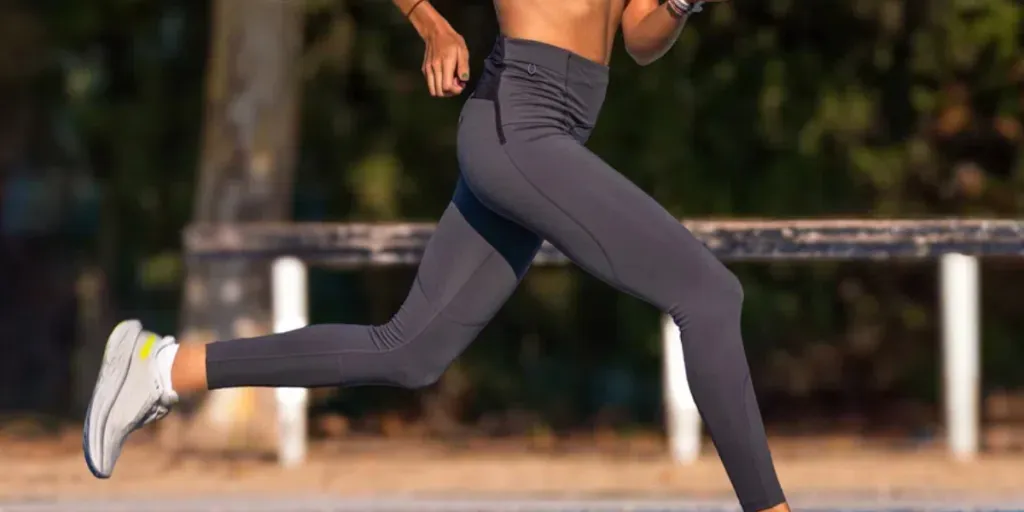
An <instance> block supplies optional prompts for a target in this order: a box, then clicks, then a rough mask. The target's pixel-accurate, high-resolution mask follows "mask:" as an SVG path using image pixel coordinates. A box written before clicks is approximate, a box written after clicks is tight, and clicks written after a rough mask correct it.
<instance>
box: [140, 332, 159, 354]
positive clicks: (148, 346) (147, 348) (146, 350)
mask: <svg viewBox="0 0 1024 512" xmlns="http://www.w3.org/2000/svg"><path fill="white" fill-rule="evenodd" d="M156 341H157V337H156V334H150V335H149V336H147V337H146V341H145V342H143V343H142V348H140V349H139V358H140V359H142V360H143V361H145V360H146V359H149V354H150V352H152V351H153V345H155V344H156Z"/></svg>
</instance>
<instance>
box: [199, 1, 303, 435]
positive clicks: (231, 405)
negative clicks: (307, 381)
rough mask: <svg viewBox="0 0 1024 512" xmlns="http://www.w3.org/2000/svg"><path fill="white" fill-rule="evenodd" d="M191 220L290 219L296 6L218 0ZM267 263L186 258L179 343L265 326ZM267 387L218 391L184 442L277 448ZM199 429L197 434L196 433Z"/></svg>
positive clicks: (299, 21)
mask: <svg viewBox="0 0 1024 512" xmlns="http://www.w3.org/2000/svg"><path fill="white" fill-rule="evenodd" d="M213 9H214V15H213V24H212V27H211V29H212V31H213V37H212V40H211V48H210V54H209V61H208V70H207V89H206V91H207V92H206V94H207V97H206V119H205V122H204V126H203V137H204V138H203V147H202V155H201V161H200V171H199V179H198V184H197V189H196V193H197V199H196V202H195V205H194V208H195V210H194V214H193V222H196V223H219V222H233V223H238V222H259V221H273V220H285V219H288V218H290V217H291V209H292V208H291V207H292V181H293V178H292V175H293V169H294V168H295V153H296V140H297V131H298V116H297V114H298V105H299V94H300V84H301V80H300V79H301V76H300V71H301V68H300V67H299V64H300V62H301V55H302V53H301V52H302V46H303V37H302V34H303V22H304V17H305V9H304V6H303V4H302V3H301V2H288V1H285V2H282V1H280V0H217V1H216V2H214V3H213ZM269 280H270V273H269V268H268V265H267V264H263V263H259V264H257V263H239V262H232V261H204V262H190V263H189V264H188V276H187V278H186V280H185V285H184V294H183V302H182V320H181V321H182V327H181V340H182V342H183V343H205V342H210V341H213V340H222V339H229V338H237V337H247V336H257V335H261V334H267V333H269V332H270V331H271V329H272V318H271V308H270V289H269ZM275 411H276V409H275V406H274V400H273V391H272V390H269V389H262V390H256V389H233V390H224V391H216V392H213V393H211V396H209V397H207V398H206V400H205V404H204V405H203V406H201V407H200V409H199V410H198V412H197V416H196V418H195V422H196V423H195V424H193V425H192V426H191V427H189V428H187V429H185V430H184V431H185V432H188V433H189V434H188V436H187V437H186V438H185V439H188V440H190V441H198V442H199V443H204V444H205V443H212V445H214V446H217V447H220V448H232V449H233V448H244V449H252V448H255V449H270V448H272V447H273V446H275V442H274V440H275V429H274V427H275V425H276V423H275V421H274V418H275ZM200 434H201V435H200Z"/></svg>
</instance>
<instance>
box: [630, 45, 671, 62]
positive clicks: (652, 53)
mask: <svg viewBox="0 0 1024 512" xmlns="http://www.w3.org/2000/svg"><path fill="white" fill-rule="evenodd" d="M625 46H626V53H628V54H629V56H630V57H631V58H632V59H633V62H636V63H637V64H639V65H641V66H647V65H649V64H651V63H653V62H654V61H656V60H658V58H660V57H661V55H662V53H664V52H661V51H658V50H659V49H658V48H655V47H654V46H652V45H647V44H640V43H637V42H633V43H630V42H628V41H627V42H626V45H625Z"/></svg>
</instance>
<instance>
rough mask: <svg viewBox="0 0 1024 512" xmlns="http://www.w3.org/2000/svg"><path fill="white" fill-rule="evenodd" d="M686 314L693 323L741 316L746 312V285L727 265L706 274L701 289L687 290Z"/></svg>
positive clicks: (698, 287) (701, 282)
mask: <svg viewBox="0 0 1024 512" xmlns="http://www.w3.org/2000/svg"><path fill="white" fill-rule="evenodd" d="M686 290H687V292H686V294H687V297H686V298H685V299H684V300H683V301H682V305H683V309H684V311H683V314H684V315H685V316H686V317H687V318H688V320H689V321H691V322H693V321H702V320H703V321H712V322H719V321H722V320H727V319H732V318H734V317H738V316H739V315H740V313H741V311H742V309H743V285H742V284H741V283H740V280H739V278H737V277H736V275H735V274H733V273H732V271H730V270H729V269H728V268H726V267H725V266H724V265H721V266H720V267H719V268H717V269H715V271H713V272H709V273H708V274H706V275H705V276H704V277H703V278H702V279H701V280H700V282H699V284H698V285H697V286H694V285H692V284H691V285H690V286H689V287H687V288H686Z"/></svg>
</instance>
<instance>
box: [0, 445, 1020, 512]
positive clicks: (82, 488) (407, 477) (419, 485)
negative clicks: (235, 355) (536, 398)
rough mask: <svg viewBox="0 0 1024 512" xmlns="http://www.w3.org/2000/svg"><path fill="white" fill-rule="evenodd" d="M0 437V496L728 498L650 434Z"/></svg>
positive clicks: (803, 460) (782, 455)
mask: <svg viewBox="0 0 1024 512" xmlns="http://www.w3.org/2000/svg"><path fill="white" fill-rule="evenodd" d="M73 434H74V432H72V433H69V434H68V435H65V436H62V437H61V438H52V437H51V438H45V439H37V440H26V439H18V440H14V439H2V438H0V467H2V468H4V470H3V477H2V478H0V500H11V499H40V498H43V499H53V498H70V497H76V498H77V497H82V498H86V497H88V498H113V497H119V498H128V497H140V496H146V497H153V496H154V495H157V496H159V495H165V496H176V497H180V498H187V497H192V496H212V495H233V494H241V493H246V494H249V495H252V494H266V495H345V496H360V495H376V494H396V493H400V494H406V495H407V494H410V493H413V494H444V495H452V494H456V495H467V494H473V495H479V494H505V495H508V494H514V495H524V494H533V495H551V496H553V495H558V496H585V495H589V496H593V495H633V496H636V495H648V496H655V495H662V496H665V495H675V496H687V497H694V498H701V497H722V496H729V495H731V490H730V487H729V482H728V480H727V479H726V477H725V473H724V472H723V470H722V468H721V464H720V462H719V461H718V458H717V457H716V456H715V454H714V452H713V451H712V450H711V448H710V445H709V443H708V444H706V446H707V451H706V454H705V455H704V456H703V457H702V459H701V460H700V461H699V462H697V463H696V464H693V465H689V466H674V465H673V464H671V462H670V461H669V460H668V459H667V456H666V455H665V449H664V445H663V443H662V442H661V441H660V440H659V439H657V438H656V437H646V438H643V437H639V438H632V439H626V440H610V439H594V438H590V439H587V440H579V441H578V442H575V443H574V442H566V443H561V442H560V443H552V442H543V441H537V440H523V439H518V440H467V441H465V442H464V443H459V444H457V445H453V444H452V443H436V442H427V441H422V440H408V441H405V440H387V439H379V438H369V439H349V440H345V441H320V442H314V443H313V444H311V445H310V451H309V460H308V462H307V463H306V464H305V465H304V466H302V467H301V468H297V469H281V468H279V467H277V465H276V464H275V463H274V462H273V461H272V460H267V459H260V458H256V457H239V456H217V455H210V454H195V453H192V454H181V453H178V454H175V453H172V452H169V451H167V450H162V449H160V448H159V447H158V446H157V445H156V444H155V443H154V442H152V441H150V440H149V439H147V438H146V436H144V435H139V436H138V438H133V439H132V442H130V443H129V446H128V447H127V448H126V450H125V453H124V455H123V457H122V459H121V462H120V463H119V464H118V467H117V470H116V471H115V473H114V475H113V478H111V479H110V480H97V479H95V478H93V477H92V475H91V474H90V473H89V471H88V470H87V469H86V466H85V463H84V461H83V459H82V454H81V444H80V442H81V441H80V438H79V437H78V436H77V435H73ZM772 444H773V448H774V450H775V459H776V464H777V467H778V469H779V473H780V477H781V479H782V481H783V485H784V487H785V488H786V489H787V493H788V494H789V495H790V496H796V495H818V494H829V495H831V494H841V495H846V494H851V495H869V496H879V495H881V496H894V495H902V494H906V495H914V496H942V495H948V494H957V495H984V496H986V497H989V498H992V497H997V496H1014V495H1015V494H1016V495H1017V497H1019V494H1020V493H1021V492H1022V488H1021V483H1022V479H1021V468H1024V456H1021V455H1016V456H1011V455H990V456H985V457H982V458H981V459H979V460H978V461H975V462H967V463H957V462H953V461H951V460H950V459H948V458H947V457H946V455H945V453H943V451H942V450H941V449H936V448H926V449H916V450H897V449H894V448H892V447H884V446H869V445H866V444H864V443H863V442H860V441H856V440H842V439H834V438H833V439H828V440H823V439H817V440H809V439H805V438H801V439H799V440H787V439H776V440H773V441H772Z"/></svg>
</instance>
